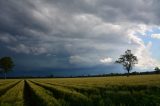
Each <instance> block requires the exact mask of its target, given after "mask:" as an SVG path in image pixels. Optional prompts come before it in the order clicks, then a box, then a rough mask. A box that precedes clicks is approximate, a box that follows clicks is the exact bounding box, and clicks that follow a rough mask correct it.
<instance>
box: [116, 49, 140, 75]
mask: <svg viewBox="0 0 160 106" xmlns="http://www.w3.org/2000/svg"><path fill="white" fill-rule="evenodd" d="M116 63H119V64H122V65H123V67H124V69H125V70H127V72H128V76H129V72H130V71H131V70H132V68H133V66H134V65H135V64H137V63H138V59H137V57H136V56H134V55H133V54H132V53H131V50H127V51H125V54H124V55H121V57H120V58H119V59H118V60H117V61H116Z"/></svg>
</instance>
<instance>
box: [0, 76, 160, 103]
mask: <svg viewBox="0 0 160 106" xmlns="http://www.w3.org/2000/svg"><path fill="white" fill-rule="evenodd" d="M110 105H112V106H117V105H120V106H125V105H134V106H136V105H137V106H142V105H143V106H144V105H147V106H160V75H137V76H129V77H126V76H116V77H93V78H50V79H49V78H48V79H47V78H44V79H8V80H2V79H1V80H0V106H110Z"/></svg>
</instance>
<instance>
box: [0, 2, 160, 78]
mask: <svg viewBox="0 0 160 106" xmlns="http://www.w3.org/2000/svg"><path fill="white" fill-rule="evenodd" d="M159 5H160V1H158V0H134V1H129V0H119V1H116V0H76V1H75V0H67V1H66V0H53V1H50V0H45V1H43V0H34V1H33V0H26V1H12V0H7V1H6V0H1V1H0V45H1V46H0V51H1V52H0V57H3V56H11V57H12V58H13V60H14V62H15V65H16V66H15V68H14V71H13V72H12V73H11V75H15V76H16V75H19V74H20V75H23V74H24V75H27V74H29V75H32V74H35V75H39V74H53V75H83V74H85V75H87V74H91V75H92V74H104V73H112V72H113V73H114V72H115V73H118V72H120V73H123V72H125V71H124V70H123V68H122V66H120V65H117V64H115V63H114V62H115V60H116V59H118V58H119V56H120V55H122V54H123V53H124V52H125V51H126V50H127V49H130V50H132V52H133V54H134V55H136V56H137V58H138V64H137V65H136V67H135V68H134V69H133V71H138V72H140V71H150V70H153V69H154V68H155V67H156V66H160V54H159V52H158V51H160V46H159V44H160V20H159V17H160V11H159V10H160V7H159Z"/></svg>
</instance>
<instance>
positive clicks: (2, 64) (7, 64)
mask: <svg viewBox="0 0 160 106" xmlns="http://www.w3.org/2000/svg"><path fill="white" fill-rule="evenodd" d="M13 67H14V63H13V61H12V58H11V57H2V58H1V59H0V69H1V72H2V73H4V78H5V79H6V74H7V73H8V72H9V71H12V68H13Z"/></svg>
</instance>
